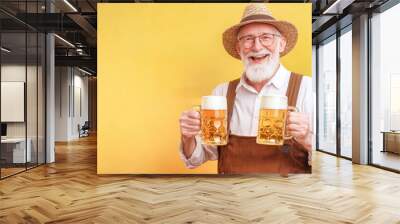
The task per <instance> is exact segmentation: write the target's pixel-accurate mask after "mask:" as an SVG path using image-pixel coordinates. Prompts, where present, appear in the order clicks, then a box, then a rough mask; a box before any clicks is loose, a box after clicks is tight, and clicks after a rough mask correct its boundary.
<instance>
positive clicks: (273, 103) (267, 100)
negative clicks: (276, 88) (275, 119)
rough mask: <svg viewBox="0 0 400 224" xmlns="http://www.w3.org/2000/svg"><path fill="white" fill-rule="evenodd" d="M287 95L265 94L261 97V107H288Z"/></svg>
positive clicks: (278, 108) (281, 108)
mask: <svg viewBox="0 0 400 224" xmlns="http://www.w3.org/2000/svg"><path fill="white" fill-rule="evenodd" d="M287 101H288V100H287V97H286V96H282V95H265V96H262V98H261V103H260V108H261V109H274V110H286V109H287V107H288V102H287Z"/></svg>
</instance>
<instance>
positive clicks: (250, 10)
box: [222, 3, 297, 59]
mask: <svg viewBox="0 0 400 224" xmlns="http://www.w3.org/2000/svg"><path fill="white" fill-rule="evenodd" d="M249 23H266V24H270V25H272V26H274V27H275V28H276V29H278V30H279V32H280V33H281V34H282V35H283V36H284V37H285V38H286V42H287V43H286V48H285V50H284V51H283V52H282V53H281V54H280V56H281V57H282V56H284V55H285V54H287V53H289V51H291V50H292V49H293V47H294V46H295V45H296V42H297V29H296V27H295V26H294V25H293V24H291V23H289V22H287V21H282V20H276V19H275V18H274V17H272V15H271V12H270V11H269V10H268V9H267V8H266V7H265V5H264V4H262V3H252V4H249V5H248V6H247V7H246V8H245V10H244V13H243V16H242V19H241V20H240V23H239V24H236V25H234V26H232V27H230V28H229V29H227V30H225V32H224V33H223V35H222V40H223V44H224V47H225V50H226V51H227V52H228V53H229V54H230V55H231V56H232V57H234V58H237V59H240V55H239V53H238V52H237V51H236V42H237V34H238V32H239V29H240V28H241V27H242V26H244V25H246V24H249Z"/></svg>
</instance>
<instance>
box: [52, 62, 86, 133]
mask: <svg viewBox="0 0 400 224" xmlns="http://www.w3.org/2000/svg"><path fill="white" fill-rule="evenodd" d="M55 73H56V84H55V87H56V91H55V120H56V121H55V122H56V127H55V129H56V131H55V140H56V141H70V140H73V139H77V138H79V133H78V124H80V125H81V126H82V125H83V124H84V122H85V121H87V120H88V78H87V77H86V76H83V75H84V74H83V73H81V72H80V71H79V70H77V69H75V68H71V67H56V72H55ZM79 101H80V102H79ZM80 106H81V108H79V107H80ZM80 109H81V112H80Z"/></svg>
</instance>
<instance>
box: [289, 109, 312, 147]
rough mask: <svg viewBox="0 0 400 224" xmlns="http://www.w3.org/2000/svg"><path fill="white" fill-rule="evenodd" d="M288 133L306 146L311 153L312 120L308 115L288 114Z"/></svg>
mask: <svg viewBox="0 0 400 224" xmlns="http://www.w3.org/2000/svg"><path fill="white" fill-rule="evenodd" d="M286 122H287V123H286V133H287V135H289V136H293V138H294V139H295V140H296V141H297V142H298V143H300V144H301V145H302V146H304V148H305V149H307V150H308V151H311V148H312V135H311V128H310V118H309V116H308V114H306V113H300V112H288V116H287V120H286Z"/></svg>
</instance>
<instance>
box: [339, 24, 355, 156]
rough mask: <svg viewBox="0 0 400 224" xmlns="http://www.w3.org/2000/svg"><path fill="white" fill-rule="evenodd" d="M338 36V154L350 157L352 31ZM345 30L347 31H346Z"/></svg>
mask: <svg viewBox="0 0 400 224" xmlns="http://www.w3.org/2000/svg"><path fill="white" fill-rule="evenodd" d="M348 28H349V30H348V31H347V30H345V31H343V32H344V33H342V35H341V36H340V155H342V156H345V157H348V158H351V157H352V148H351V141H352V138H351V136H352V125H351V124H352V96H353V94H352V74H353V71H352V49H351V48H352V33H351V26H350V27H348ZM346 31H347V32H346Z"/></svg>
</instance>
